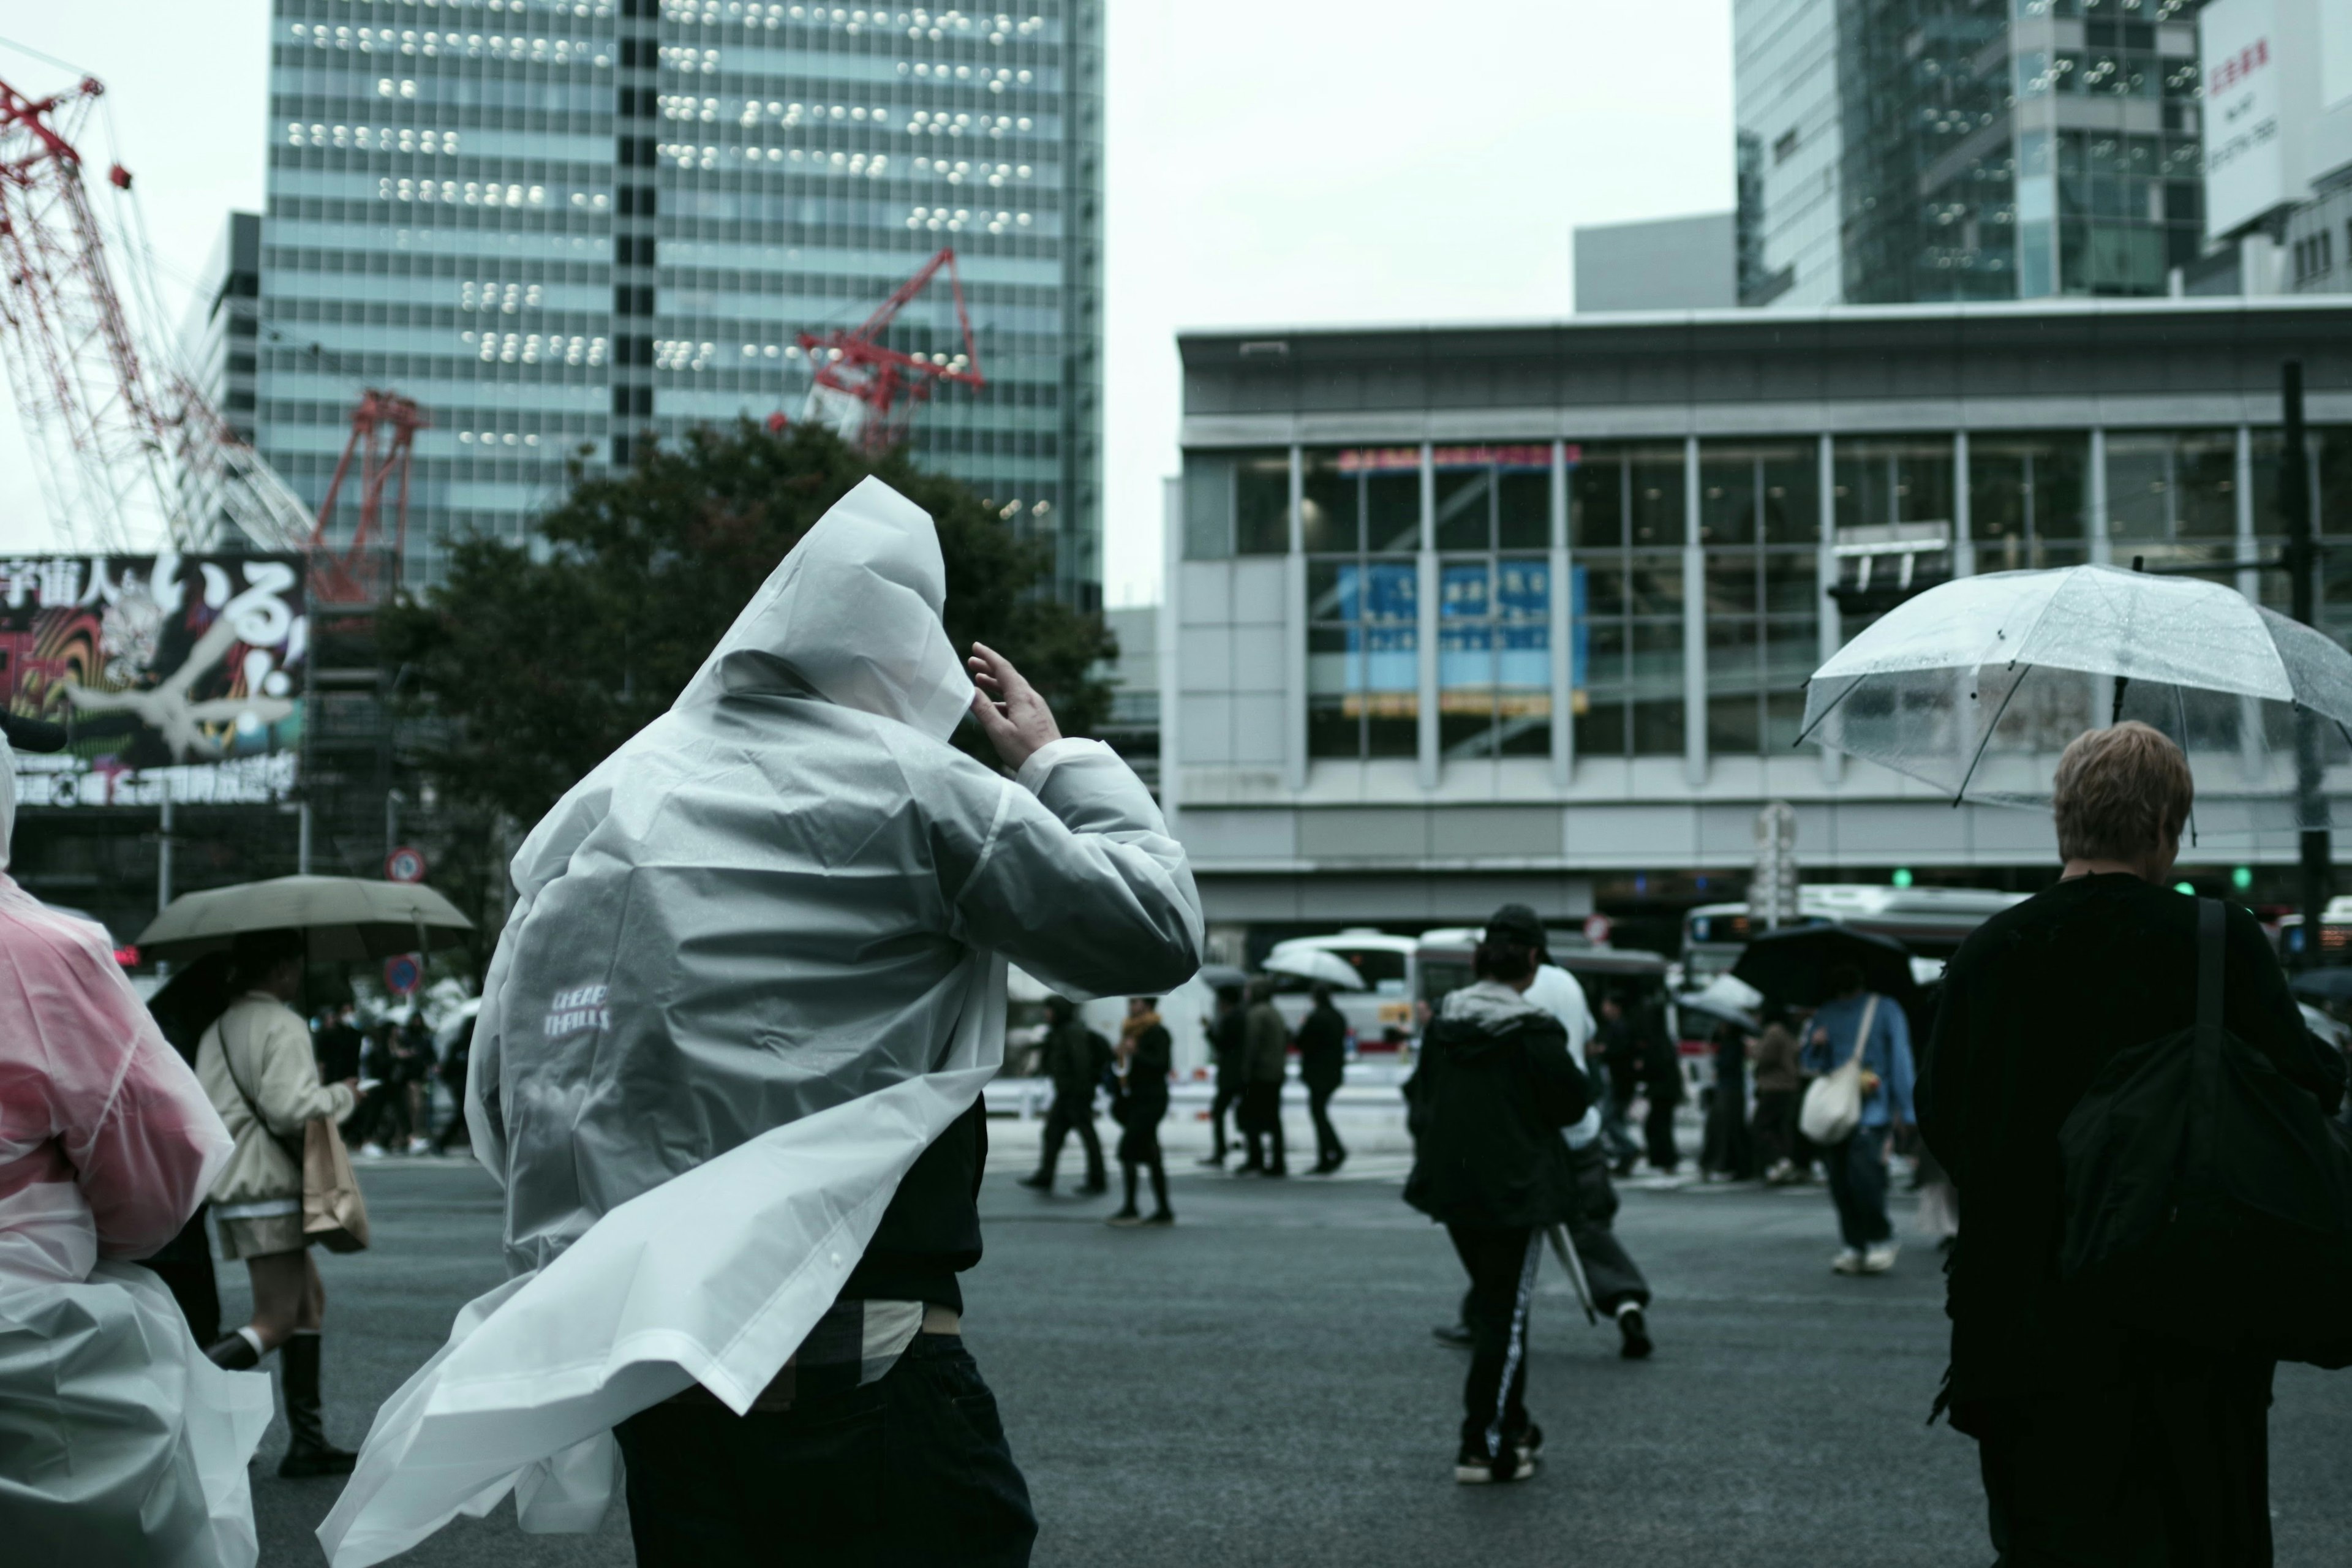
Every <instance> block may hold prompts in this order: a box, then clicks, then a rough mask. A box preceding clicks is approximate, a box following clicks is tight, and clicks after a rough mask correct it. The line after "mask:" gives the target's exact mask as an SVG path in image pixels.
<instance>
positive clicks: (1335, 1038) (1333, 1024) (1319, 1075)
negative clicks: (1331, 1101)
mask: <svg viewBox="0 0 2352 1568" xmlns="http://www.w3.org/2000/svg"><path fill="white" fill-rule="evenodd" d="M1297 1039H1298V1081H1299V1082H1300V1083H1303V1084H1305V1085H1306V1086H1307V1088H1308V1089H1337V1088H1339V1085H1340V1083H1341V1082H1342V1081H1344V1080H1345V1079H1346V1078H1347V1076H1348V1019H1347V1016H1345V1015H1344V1014H1342V1013H1341V1012H1340V1011H1339V1009H1338V1008H1337V1007H1334V1006H1332V1005H1330V1004H1329V1003H1328V1002H1327V1003H1325V1004H1324V1005H1322V1006H1320V1007H1318V1008H1316V1009H1315V1010H1314V1011H1313V1012H1311V1013H1309V1014H1307V1016H1306V1017H1305V1018H1304V1019H1302V1020H1301V1021H1300V1022H1299V1025H1298V1036H1297Z"/></svg>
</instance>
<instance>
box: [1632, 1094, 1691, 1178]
mask: <svg viewBox="0 0 2352 1568" xmlns="http://www.w3.org/2000/svg"><path fill="white" fill-rule="evenodd" d="M1642 1136H1643V1140H1644V1141H1645V1142H1647V1143H1648V1144H1649V1146H1650V1148H1649V1155H1650V1163H1651V1164H1652V1165H1653V1166H1654V1167H1655V1168H1656V1169H1658V1170H1661V1171H1672V1170H1673V1169H1674V1168H1675V1166H1677V1165H1679V1164H1681V1163H1683V1155H1682V1151H1681V1150H1680V1149H1678V1148H1676V1147H1675V1102H1674V1101H1673V1100H1666V1099H1664V1098H1662V1097H1661V1096H1659V1095H1658V1094H1657V1093H1655V1092H1653V1093H1652V1094H1651V1095H1650V1110H1649V1114H1647V1115H1646V1116H1644V1117H1643V1118H1642Z"/></svg>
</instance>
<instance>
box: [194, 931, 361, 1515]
mask: <svg viewBox="0 0 2352 1568" xmlns="http://www.w3.org/2000/svg"><path fill="white" fill-rule="evenodd" d="M304 951H305V950H304V940H303V937H302V934H301V933H300V932H299V931H250V932H246V933H244V934H242V935H240V936H238V937H237V939H236V946H235V947H234V949H232V952H231V962H232V967H233V970H234V973H233V975H232V980H231V990H232V991H233V992H235V993H236V1000H235V1001H233V1002H231V1003H230V1004H229V1005H228V1010H227V1011H226V1012H225V1013H223V1014H222V1015H221V1016H220V1017H219V1018H218V1019H216V1020H215V1021H214V1023H213V1025H212V1026H211V1027H209V1028H207V1029H206V1030H205V1033H204V1037H203V1039H202V1040H201V1041H200V1042H199V1043H198V1045H197V1047H196V1077H197V1078H198V1079H200V1080H201V1081H202V1082H203V1084H204V1086H205V1093H206V1094H207V1095H209V1096H210V1097H211V1099H212V1102H213V1109H214V1110H217V1111H219V1112H220V1116H221V1120H222V1121H224V1122H226V1123H227V1125H228V1130H229V1132H230V1134H231V1136H233V1137H234V1138H235V1139H236V1152H235V1153H233V1154H232V1155H231V1156H230V1157H229V1162H228V1164H227V1166H226V1168H225V1169H224V1170H223V1171H222V1172H221V1174H220V1177H219V1179H218V1180H217V1181H216V1182H215V1184H214V1185H213V1199H212V1201H213V1217H214V1219H215V1221H217V1222H218V1224H219V1226H220V1241H221V1253H222V1255H223V1256H224V1257H225V1258H232V1259H234V1258H243V1259H245V1266H246V1269H247V1273H248V1274H249V1275H250V1276H251V1278H252V1281H253V1318H252V1321H249V1322H247V1324H246V1325H245V1326H244V1327H243V1328H241V1329H238V1330H237V1331H236V1332H235V1333H232V1334H227V1335H224V1336H223V1337H222V1338H221V1339H219V1340H218V1341H216V1342H214V1343H213V1344H212V1345H210V1346H209V1347H207V1349H206V1351H205V1353H206V1354H207V1355H209V1356H211V1357H212V1359H213V1360H214V1361H215V1363H218V1364H220V1365H222V1366H224V1367H227V1368H230V1369H231V1370H241V1369H243V1368H246V1367H250V1366H252V1365H254V1364H256V1363H258V1362H259V1361H260V1360H261V1358H262V1357H263V1356H265V1355H267V1354H268V1353H269V1352H271V1351H278V1352H281V1355H280V1358H279V1366H280V1369H281V1376H280V1380H279V1381H280V1383H281V1385H282V1387H283V1389H284V1393H285V1400H286V1425H287V1426H288V1428H289V1430H290V1432H291V1434H292V1436H291V1440H290V1441H289V1443H288V1445H287V1449H286V1457H285V1458H283V1459H282V1460H280V1461H279V1463H278V1474H279V1475H280V1476H285V1477H289V1478H299V1477H306V1476H336V1475H346V1474H349V1473H350V1471H351V1468H352V1462H353V1460H354V1459H355V1458H356V1457H357V1456H355V1455H353V1454H352V1453H351V1452H349V1451H347V1450H345V1449H341V1448H338V1447H334V1446H333V1445H332V1444H331V1443H329V1442H328V1441H327V1436H326V1429H325V1426H324V1423H323V1421H322V1419H321V1416H320V1398H319V1361H320V1353H319V1352H320V1339H319V1331H320V1320H321V1318H322V1317H323V1316H324V1314H325V1310H326V1304H327V1292H326V1287H325V1285H324V1284H323V1283H321V1282H320V1279H319V1269H318V1266H317V1265H316V1264H314V1263H313V1262H312V1261H311V1260H310V1244H311V1243H312V1242H314V1241H316V1242H320V1243H322V1244H324V1245H326V1246H327V1247H331V1248H332V1249H334V1250H337V1251H351V1250H355V1249H356V1248H357V1247H364V1246H365V1245H366V1244H367V1218H366V1210H365V1208H364V1206H362V1205H361V1204H360V1201H359V1190H358V1187H357V1185H356V1184H355V1183H353V1182H352V1175H351V1163H350V1159H349V1156H348V1155H347V1154H346V1153H345V1152H344V1151H343V1148H342V1140H341V1134H340V1133H339V1132H337V1131H336V1130H335V1124H336V1123H337V1122H339V1121H342V1120H343V1119H344V1118H345V1117H347V1116H349V1115H350V1114H351V1113H352V1107H353V1105H355V1104H356V1103H357V1102H358V1099H359V1086H358V1084H357V1083H356V1082H353V1081H351V1080H346V1081H344V1082H341V1083H334V1084H321V1083H320V1081H319V1069H318V1065H317V1062H316V1059H315V1058H313V1056H312V1054H311V1048H310V1026H309V1025H308V1024H306V1023H304V1022H303V1019H302V1016H301V1015H300V1014H299V1013H297V1012H296V1011H295V1010H294V1009H293V1008H292V1007H290V1006H289V1005H287V1004H288V1003H289V1002H292V1001H294V1000H296V999H297V998H299V996H300V994H301V988H302V967H303V958H304Z"/></svg>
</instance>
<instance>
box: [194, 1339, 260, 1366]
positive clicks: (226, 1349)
mask: <svg viewBox="0 0 2352 1568" xmlns="http://www.w3.org/2000/svg"><path fill="white" fill-rule="evenodd" d="M205 1355H206V1356H207V1357H209V1358H210V1359H211V1361H212V1363H213V1364H214V1365H215V1366H217V1367H222V1368H225V1369H226V1370H227V1371H229V1372H248V1371H250V1370H252V1369H253V1368H254V1367H257V1366H258V1365H260V1364H261V1352H259V1351H257V1350H255V1349H254V1348H253V1342H252V1341H251V1340H249V1339H247V1338H246V1337H245V1336H244V1335H243V1334H223V1335H222V1336H221V1337H220V1338H219V1339H216V1340H215V1341H214V1342H212V1343H210V1344H208V1345H206V1346H205Z"/></svg>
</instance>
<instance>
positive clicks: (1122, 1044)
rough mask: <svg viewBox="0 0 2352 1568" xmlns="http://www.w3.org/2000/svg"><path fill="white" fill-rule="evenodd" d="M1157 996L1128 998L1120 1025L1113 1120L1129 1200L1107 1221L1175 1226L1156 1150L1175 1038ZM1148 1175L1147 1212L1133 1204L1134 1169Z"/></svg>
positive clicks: (1165, 1169) (1163, 1166)
mask: <svg viewBox="0 0 2352 1568" xmlns="http://www.w3.org/2000/svg"><path fill="white" fill-rule="evenodd" d="M1159 1004H1160V998H1159V997H1157V996H1130V997H1129V998H1128V999H1127V1020H1126V1022H1125V1023H1124V1024H1122V1025H1121V1026H1119V1034H1118V1047H1117V1048H1116V1055H1117V1058H1118V1070H1117V1076H1116V1077H1115V1078H1114V1079H1113V1080H1112V1082H1113V1084H1114V1097H1113V1099H1112V1100H1111V1107H1110V1113H1111V1119H1112V1120H1113V1121H1117V1122H1118V1126H1119V1134H1118V1171H1119V1176H1120V1178H1121V1179H1122V1180H1123V1181H1125V1182H1126V1184H1127V1202H1126V1203H1124V1204H1122V1205H1120V1206H1119V1211H1118V1213H1117V1214H1115V1215H1111V1216H1110V1223H1111V1224H1113V1225H1118V1226H1129V1225H1174V1224H1175V1223H1176V1211H1175V1210H1173V1209H1171V1208H1170V1207H1169V1206H1168V1167H1167V1165H1166V1163H1164V1162H1163V1161H1162V1160H1161V1158H1160V1118H1161V1117H1163V1116H1165V1115H1167V1114H1168V1074H1169V1071H1170V1069H1171V1068H1172V1066H1173V1065H1174V1062H1173V1058H1174V1048H1173V1047H1174V1042H1173V1041H1171V1039H1170V1038H1169V1037H1168V1029H1167V1026H1165V1025H1163V1024H1161V1023H1160V1015H1159V1013H1158V1012H1157V1011H1156V1009H1157V1007H1158V1006H1159ZM1138 1167H1140V1168H1142V1169H1143V1170H1146V1171H1149V1172H1150V1173H1151V1196H1152V1199H1153V1202H1154V1205H1155V1206H1154V1208H1153V1209H1152V1211H1151V1213H1150V1215H1144V1214H1140V1213H1138V1212H1137V1210H1136V1206H1135V1173H1136V1171H1137V1168H1138Z"/></svg>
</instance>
